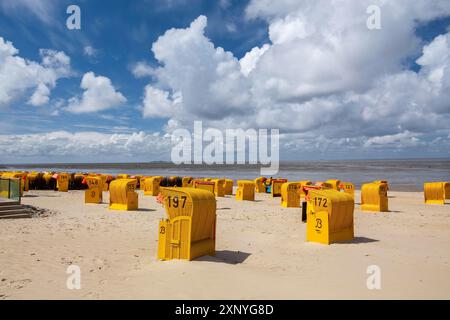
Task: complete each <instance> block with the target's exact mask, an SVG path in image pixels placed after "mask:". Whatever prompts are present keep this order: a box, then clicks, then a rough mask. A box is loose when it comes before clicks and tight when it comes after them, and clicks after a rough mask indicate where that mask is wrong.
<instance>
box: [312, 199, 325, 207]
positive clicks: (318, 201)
mask: <svg viewBox="0 0 450 320" xmlns="http://www.w3.org/2000/svg"><path fill="white" fill-rule="evenodd" d="M327 202H328V199H327V198H314V205H315V206H318V207H324V208H328V205H327Z"/></svg>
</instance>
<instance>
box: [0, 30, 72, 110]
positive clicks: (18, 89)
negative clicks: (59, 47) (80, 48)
mask: <svg viewBox="0 0 450 320" xmlns="http://www.w3.org/2000/svg"><path fill="white" fill-rule="evenodd" d="M39 53H40V56H41V60H42V61H41V62H40V63H38V62H34V61H30V60H26V59H24V58H22V57H20V56H19V50H17V49H16V48H15V47H14V45H13V44H12V43H11V42H10V41H5V39H3V38H2V37H0V106H1V105H8V104H9V103H10V102H11V101H13V100H15V99H18V98H21V97H23V96H24V95H25V96H26V95H29V94H31V96H30V97H29V99H28V104H31V105H33V106H41V105H44V104H47V103H48V101H49V99H50V93H51V89H53V88H54V87H55V86H56V82H57V80H58V79H60V78H64V77H68V76H70V75H71V70H70V58H69V57H68V56H67V55H66V54H65V53H64V52H61V51H55V50H50V49H41V50H40V51H39Z"/></svg>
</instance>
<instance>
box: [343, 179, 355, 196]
mask: <svg viewBox="0 0 450 320" xmlns="http://www.w3.org/2000/svg"><path fill="white" fill-rule="evenodd" d="M339 190H341V191H342V192H345V193H347V194H349V195H351V196H352V197H353V199H354V198H355V185H354V184H353V183H351V182H341V183H340V185H339Z"/></svg>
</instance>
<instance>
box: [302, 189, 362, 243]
mask: <svg viewBox="0 0 450 320" xmlns="http://www.w3.org/2000/svg"><path fill="white" fill-rule="evenodd" d="M354 206H355V202H354V200H353V198H352V197H351V196H350V195H349V194H346V193H343V192H339V191H336V190H333V189H310V190H308V194H307V209H306V210H307V218H306V241H309V242H318V243H322V244H331V243H335V242H342V241H350V240H353V238H354V230H353V212H354Z"/></svg>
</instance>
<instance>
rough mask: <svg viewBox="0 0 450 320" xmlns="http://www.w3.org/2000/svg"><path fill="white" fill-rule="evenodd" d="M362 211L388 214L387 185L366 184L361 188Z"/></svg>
mask: <svg viewBox="0 0 450 320" xmlns="http://www.w3.org/2000/svg"><path fill="white" fill-rule="evenodd" d="M361 210H362V211H373V212H388V211H389V209H388V196H387V184H385V183H366V184H363V185H362V186H361Z"/></svg>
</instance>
